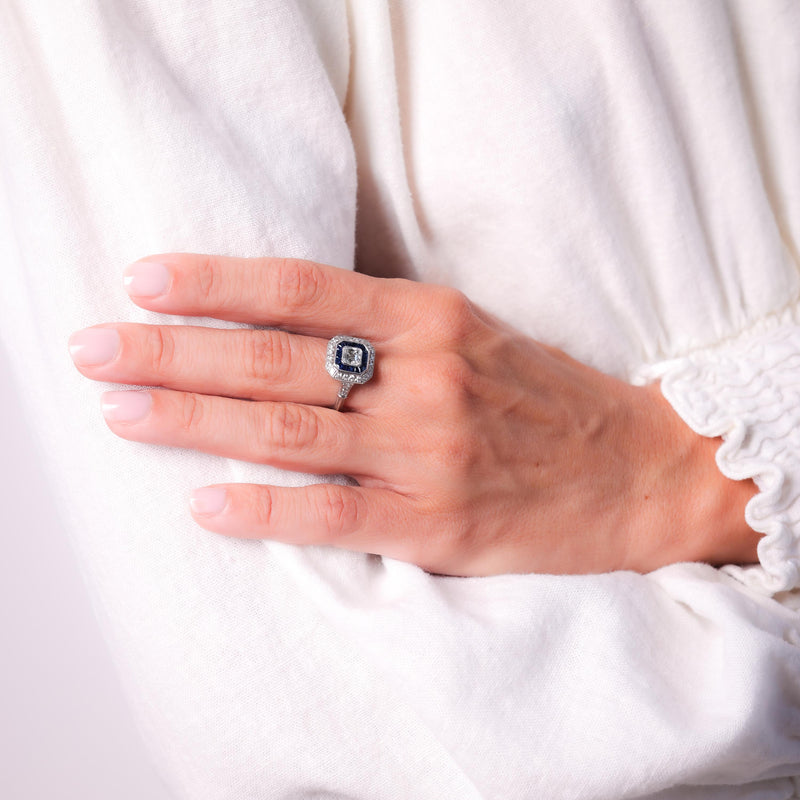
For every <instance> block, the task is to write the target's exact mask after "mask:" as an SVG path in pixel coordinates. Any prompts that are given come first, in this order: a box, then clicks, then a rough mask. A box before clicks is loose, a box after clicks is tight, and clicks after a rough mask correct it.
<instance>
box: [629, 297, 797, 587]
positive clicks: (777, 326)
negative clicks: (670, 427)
mask: <svg viewBox="0 0 800 800" xmlns="http://www.w3.org/2000/svg"><path fill="white" fill-rule="evenodd" d="M643 377H644V378H645V379H646V380H647V379H649V380H654V379H657V378H660V379H661V389H662V392H663V394H664V396H665V397H666V399H667V400H668V401H669V402H670V403H671V405H672V406H673V408H674V409H675V411H676V412H677V413H678V414H679V415H680V417H681V418H682V419H683V420H684V421H685V422H686V423H687V424H688V425H689V426H690V427H691V428H692V429H693V430H694V431H696V432H697V433H699V434H701V435H702V436H708V437H722V439H723V443H722V445H721V446H720V448H719V450H718V451H717V464H718V466H719V468H720V470H721V472H722V473H723V475H725V476H726V477H728V478H731V479H733V480H744V479H747V478H752V479H753V481H754V482H755V483H756V485H757V486H758V489H759V492H758V494H757V495H755V496H754V497H753V499H752V500H751V501H750V502H749V503H748V505H747V508H746V510H745V515H746V519H747V523H748V524H749V525H750V527H752V528H753V529H754V530H755V531H757V532H759V533H761V534H763V535H764V536H763V539H762V540H761V541H760V543H759V546H758V557H759V564H757V565H750V566H736V565H728V566H725V567H723V570H724V571H725V572H727V573H728V574H730V575H732V576H733V577H735V578H737V579H738V580H740V581H742V582H743V583H745V584H746V585H747V586H749V587H750V588H751V589H754V590H755V591H757V592H759V593H762V594H766V595H775V594H777V593H779V592H787V591H790V590H792V589H796V588H797V587H798V586H800V312H798V310H797V308H796V307H788V308H787V309H786V310H784V311H783V312H782V313H780V314H776V315H774V316H771V317H769V318H766V319H763V320H761V321H760V322H759V323H757V324H756V325H754V326H752V327H751V328H749V329H747V330H745V331H744V332H742V333H740V334H739V335H738V336H736V337H734V338H730V339H727V340H724V341H722V342H720V343H718V344H717V345H715V346H713V347H710V348H703V349H699V350H697V351H695V352H692V353H690V354H688V355H686V356H684V357H681V358H676V359H671V360H669V361H665V362H661V363H660V364H657V365H655V366H654V367H652V368H650V369H649V370H648V374H647V375H646V376H643Z"/></svg>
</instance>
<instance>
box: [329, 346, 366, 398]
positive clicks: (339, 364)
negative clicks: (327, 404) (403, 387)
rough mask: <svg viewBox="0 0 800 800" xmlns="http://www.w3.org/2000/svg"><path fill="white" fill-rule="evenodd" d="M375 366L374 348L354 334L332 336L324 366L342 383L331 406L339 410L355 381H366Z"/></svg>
mask: <svg viewBox="0 0 800 800" xmlns="http://www.w3.org/2000/svg"><path fill="white" fill-rule="evenodd" d="M374 367H375V348H374V347H373V346H372V345H371V344H370V343H369V342H368V341H367V340H366V339H359V338H358V337H356V336H334V337H333V339H331V340H330V341H329V342H328V352H327V353H326V355H325V368H326V369H327V370H328V374H329V375H330V376H331V377H332V378H336V380H337V381H339V382H340V383H341V384H342V385H341V386H340V387H339V396H338V397H337V398H336V403H335V404H334V406H333V408H334V410H335V411H340V410H341V408H342V404H343V403H344V400H345V398H346V397H347V395H348V394H349V393H350V390H351V389H352V388H353V386H354V385H355V384H356V383H366V382H367V381H368V380H369V379H370V378H371V377H372V372H373V369H374Z"/></svg>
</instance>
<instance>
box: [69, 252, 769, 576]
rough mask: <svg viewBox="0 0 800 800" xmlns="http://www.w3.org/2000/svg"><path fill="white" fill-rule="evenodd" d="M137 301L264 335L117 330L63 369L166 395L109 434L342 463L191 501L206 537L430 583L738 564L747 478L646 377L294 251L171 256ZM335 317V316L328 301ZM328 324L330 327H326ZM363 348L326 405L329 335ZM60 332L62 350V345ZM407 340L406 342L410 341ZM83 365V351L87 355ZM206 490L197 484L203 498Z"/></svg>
mask: <svg viewBox="0 0 800 800" xmlns="http://www.w3.org/2000/svg"><path fill="white" fill-rule="evenodd" d="M143 262H159V263H161V264H164V265H166V266H167V270H168V275H169V280H168V285H167V287H166V291H165V292H164V293H163V294H159V295H157V296H142V295H137V294H136V293H135V290H136V287H135V285H134V284H131V286H130V287H129V288H130V290H131V292H132V293H131V299H132V301H133V302H134V303H136V304H137V305H139V306H141V307H142V308H146V309H150V310H152V311H155V312H161V313H165V314H180V315H188V316H198V317H201V316H202V317H214V318H217V319H224V320H235V321H238V322H246V323H252V324H257V325H262V326H275V327H276V328H278V330H217V329H210V328H206V327H202V328H201V327H193V326H166V325H165V326H159V325H140V324H124V323H123V324H114V325H110V324H109V325H102V326H96V327H97V328H104V329H114V330H116V331H117V333H118V334H119V347H118V348H117V350H116V352H115V353H113V354H112V355H111V358H110V360H108V361H106V362H105V363H94V364H86V363H81V362H82V361H85V360H86V359H85V358H82V357H81V347H79V346H75V347H73V348H72V351H73V358H74V359H75V361H76V365H77V366H78V369H79V370H80V371H81V372H82V373H83V374H84V375H85V376H86V377H87V378H91V379H92V380H97V381H113V382H117V383H125V384H132V385H134V386H135V385H144V386H160V387H163V388H160V389H155V390H148V391H147V392H146V393H143V395H144V396H143V397H142V398H141V405H142V407H143V408H145V410H146V411H145V414H144V416H143V417H142V418H141V419H139V420H138V421H133V422H131V421H122V420H120V419H115V411H114V403H113V402H112V400H113V399H114V397H116V394H114V396H113V397H111V400H109V401H108V402H107V404H106V405H107V422H108V425H109V427H110V428H111V430H112V431H113V432H114V433H115V434H117V435H118V436H121V437H123V438H125V439H131V440H134V441H139V442H151V443H158V444H166V445H172V446H177V447H189V448H193V449H197V450H202V451H206V452H209V453H215V454H219V455H225V456H228V457H233V458H237V459H242V460H246V461H254V462H261V463H267V464H272V465H275V466H278V467H283V468H286V469H290V470H299V471H303V472H309V473H315V474H338V473H344V474H347V475H350V476H352V477H354V478H355V479H356V481H357V482H358V485H357V486H340V485H333V484H318V485H314V486H309V487H304V488H281V487H274V486H257V485H249V484H225V485H220V486H218V487H216V488H217V489H219V490H220V491H217V492H212V493H211V495H210V496H212V497H213V498H216V499H218V500H222V502H224V508H223V509H222V510H221V511H220V512H219V513H203V510H204V508H205V510H206V511H207V510H208V509H207V503H206V505H205V506H204V504H203V502H202V500H203V497H202V495H201V496H200V497H199V499H198V500H197V501H196V502H194V503H193V506H192V508H193V510H192V513H193V515H194V518H195V519H196V521H197V522H198V523H199V524H200V525H202V526H203V527H204V528H206V529H208V530H210V531H214V532H216V533H219V534H225V535H229V536H241V537H249V538H271V539H276V540H280V541H284V542H290V543H293V544H327V545H333V546H335V547H342V548H346V549H351V550H358V551H363V552H369V553H376V554H381V555H386V556H389V557H392V558H396V559H400V560H404V561H409V562H412V563H415V564H417V565H419V566H421V567H422V568H424V569H426V570H428V571H429V572H434V573H439V574H446V575H463V576H467V575H492V574H500V573H528V572H539V573H551V574H566V573H570V574H580V573H599V572H606V571H611V570H617V569H630V570H635V571H639V572H647V571H650V570H653V569H656V568H658V567H661V566H664V565H666V564H670V563H674V562H678V561H707V562H709V563H713V564H721V563H751V562H755V561H756V560H757V556H756V545H757V543H758V541H759V539H760V536H759V535H758V534H756V533H755V532H754V531H752V530H751V529H750V528H749V527H748V526H747V525H746V523H745V521H744V506H745V504H746V503H747V501H748V500H749V499H750V498H751V497H752V496H753V495H754V494H755V492H756V487H755V485H754V484H753V483H752V481H736V482H734V481H731V480H728V479H727V478H725V477H724V476H723V475H722V474H721V473H720V472H719V470H718V468H717V467H716V464H715V461H714V454H715V452H716V449H717V447H718V446H719V444H720V440H713V439H707V438H704V437H701V436H698V435H697V434H695V433H694V432H693V431H692V430H691V429H689V428H688V426H686V425H685V423H683V421H682V420H681V419H680V418H679V417H678V416H677V415H676V414H675V412H674V411H673V409H672V408H671V406H670V405H669V404H668V403H667V402H666V401H665V400H664V398H663V397H662V395H661V392H660V390H659V388H658V386H656V385H651V386H647V387H634V386H630V385H629V384H627V383H624V382H622V381H619V380H617V379H615V378H612V377H610V376H608V375H605V374H603V373H600V372H598V371H596V370H594V369H592V368H590V367H588V366H586V365H583V364H581V363H578V362H577V361H575V360H573V359H572V358H570V357H569V356H568V355H566V354H565V353H563V352H561V351H559V350H556V349H554V348H551V347H548V346H546V345H544V344H541V343H539V342H536V341H534V340H532V339H530V338H528V337H526V336H524V335H522V334H521V333H519V332H517V331H515V330H513V329H512V328H510V327H509V326H508V325H506V324H504V323H503V322H501V321H499V320H497V319H495V318H493V317H492V316H490V315H489V314H488V313H486V312H484V311H482V310H481V309H479V308H478V307H476V306H475V305H474V304H473V303H471V302H470V301H469V300H468V299H467V298H466V297H464V295H463V294H461V293H459V292H457V291H455V290H453V289H449V288H444V287H440V286H431V285H425V284H419V283H413V282H410V281H404V280H393V279H392V280H390V279H383V278H372V277H368V276H365V275H360V274H357V273H353V272H350V271H349V270H340V269H336V268H334V267H329V266H324V265H319V264H314V263H312V262H306V261H297V260H291V259H272V258H257V259H240V258H228V257H222V256H208V255H195V254H190V253H169V254H162V255H158V256H148V257H147V258H146V259H142V260H141V261H140V262H136V263H135V264H134V265H131V267H129V268H128V274H129V275H130V274H132V271H135V269H136V267H137V265H141V264H142V263H143ZM343 308H346V309H347V312H346V315H343V314H342V311H341V309H343ZM344 318H346V320H347V323H346V324H347V328H348V329H347V330H342V324H343V323H342V320H343V319H344ZM341 333H346V334H352V335H354V336H359V337H362V338H366V339H369V340H370V341H371V342H372V343H373V344H374V346H375V348H376V352H377V357H376V368H375V376H374V377H373V379H372V380H371V381H370V382H369V383H367V384H364V385H362V386H356V387H355V388H354V389H353V390H352V392H351V394H350V396H349V397H348V399H347V401H346V403H345V406H344V410H343V411H342V412H337V411H334V410H333V409H332V408H331V407H330V406H331V405H332V404H333V401H334V400H335V397H336V393H337V389H338V383H337V382H336V381H335V380H334V379H333V378H331V377H330V376H329V375H328V374H327V372H326V371H325V369H324V361H325V351H326V345H327V340H328V339H329V338H330V337H331V336H334V335H337V334H341ZM73 341H78V339H77V338H76V339H74V340H73ZM421 346H422V348H421ZM84 355H85V353H84ZM208 497H209V493H207V492H206V493H205V498H206V500H207V499H208Z"/></svg>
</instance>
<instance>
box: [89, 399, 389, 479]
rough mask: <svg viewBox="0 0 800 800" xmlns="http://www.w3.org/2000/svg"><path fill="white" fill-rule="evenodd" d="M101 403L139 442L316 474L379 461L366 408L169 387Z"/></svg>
mask: <svg viewBox="0 0 800 800" xmlns="http://www.w3.org/2000/svg"><path fill="white" fill-rule="evenodd" d="M102 408H103V416H104V417H105V419H106V422H107V424H108V426H109V427H110V428H111V430H112V431H113V432H114V433H115V434H117V435H118V436H121V437H122V438H123V439H131V440H133V441H136V442H148V443H151V444H165V445H169V446H172V447H186V448H190V449H192V450H202V451H203V452H205V453H212V454H214V455H220V456H226V457H228V458H235V459H238V460H240V461H252V462H256V463H261V464H272V465H274V466H277V467H283V468H285V469H291V470H296V471H301V472H313V473H318V474H333V473H346V474H348V475H355V476H363V475H370V474H372V472H373V470H374V467H375V465H374V463H373V462H374V461H375V451H374V450H371V449H368V448H366V447H364V446H363V444H362V442H363V441H364V440H365V439H368V440H370V441H371V440H374V439H375V438H376V433H375V432H373V431H372V427H373V426H372V423H371V422H370V421H369V420H368V418H366V417H363V416H362V415H360V414H342V413H340V412H338V411H332V410H331V409H327V408H317V407H316V406H307V405H301V404H298V403H283V402H280V403H271V402H249V401H246V400H233V399H231V398H228V397H212V396H208V395H203V394H196V393H194V392H175V391H171V390H169V389H155V390H149V391H127V392H106V393H104V394H103V397H102ZM365 426H366V428H365Z"/></svg>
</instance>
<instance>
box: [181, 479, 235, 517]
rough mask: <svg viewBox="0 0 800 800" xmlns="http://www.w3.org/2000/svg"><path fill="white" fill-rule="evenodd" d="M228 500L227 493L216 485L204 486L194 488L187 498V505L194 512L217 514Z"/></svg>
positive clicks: (209, 514)
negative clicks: (202, 487)
mask: <svg viewBox="0 0 800 800" xmlns="http://www.w3.org/2000/svg"><path fill="white" fill-rule="evenodd" d="M227 502H228V493H227V492H226V491H225V490H224V489H220V488H219V487H217V486H206V487H205V488H204V489H195V490H194V491H193V492H192V496H191V498H189V505H190V506H191V507H192V511H194V513H195V514H203V515H204V516H209V517H210V516H212V515H214V514H219V513H220V511H222V509H224V508H225V506H226V504H227Z"/></svg>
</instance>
